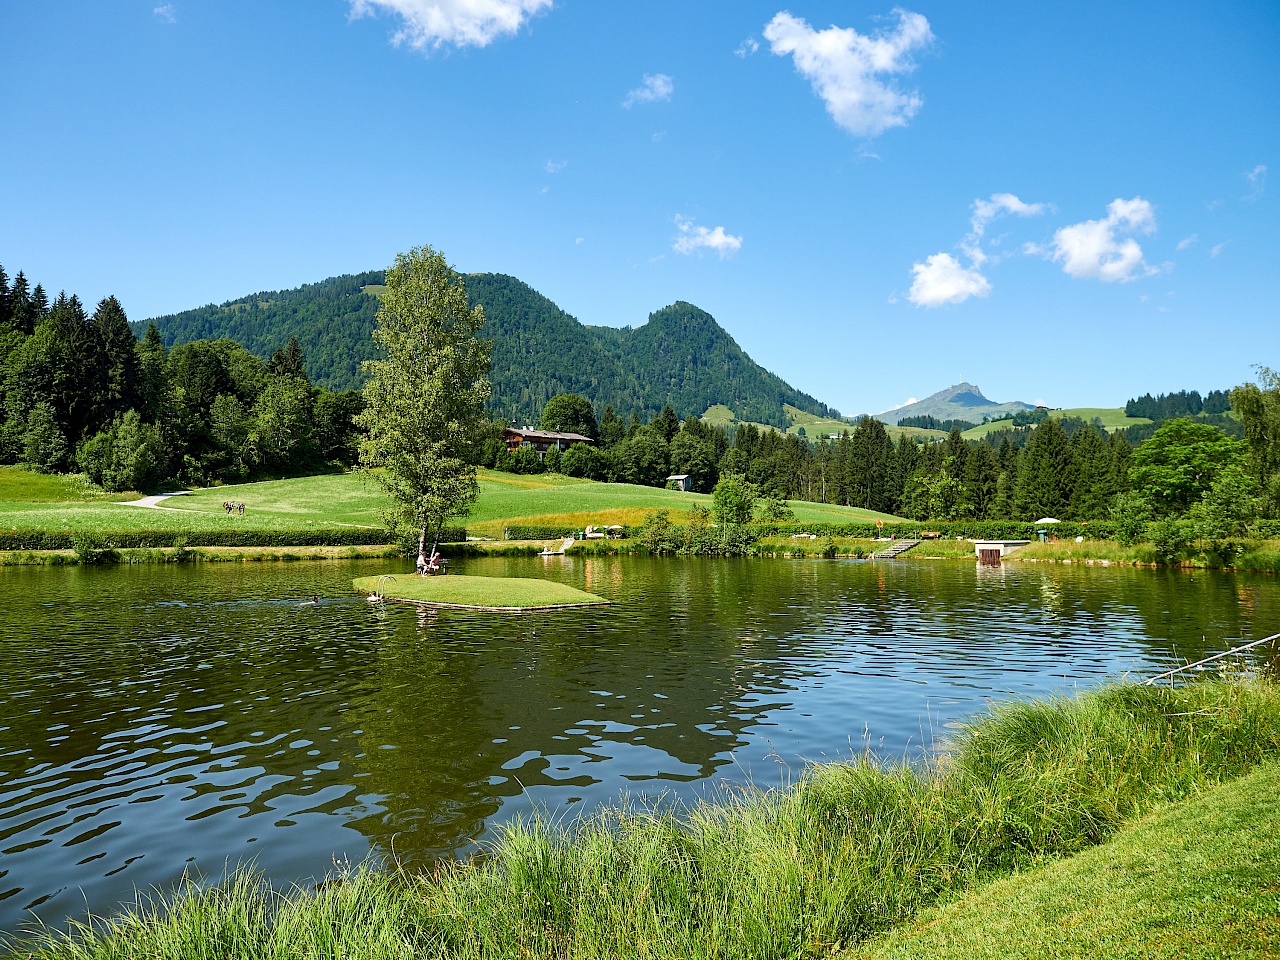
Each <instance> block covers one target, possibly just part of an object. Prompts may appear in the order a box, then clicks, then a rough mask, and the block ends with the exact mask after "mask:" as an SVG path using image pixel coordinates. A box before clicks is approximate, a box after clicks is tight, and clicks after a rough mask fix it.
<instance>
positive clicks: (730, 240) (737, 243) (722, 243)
mask: <svg viewBox="0 0 1280 960" xmlns="http://www.w3.org/2000/svg"><path fill="white" fill-rule="evenodd" d="M676 228H677V229H678V230H679V231H680V233H679V235H678V236H677V237H676V238H675V241H674V242H673V243H672V244H671V249H672V250H674V251H675V252H676V253H683V254H690V253H696V252H697V251H699V250H714V251H715V252H716V253H718V254H720V259H721V260H723V259H724V258H725V257H727V256H730V255H731V254H734V253H737V252H738V251H739V250H741V249H742V237H735V236H733V235H732V234H729V233H725V232H724V227H716V228H715V229H714V230H708V229H707V228H706V227H699V226H697V225H696V224H695V223H694V222H693V220H692V219H691V218H689V217H682V216H680V215H678V214H677V215H676Z"/></svg>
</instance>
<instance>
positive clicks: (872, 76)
mask: <svg viewBox="0 0 1280 960" xmlns="http://www.w3.org/2000/svg"><path fill="white" fill-rule="evenodd" d="M894 13H895V14H896V15H897V17H898V22H897V25H896V26H895V27H893V28H892V29H889V30H880V31H877V32H876V33H873V34H870V35H865V36H864V35H863V34H860V33H858V31H856V30H854V29H853V28H852V27H844V28H841V27H836V26H831V27H828V28H827V29H825V30H814V29H813V28H812V27H811V26H809V24H808V23H807V22H806V21H804V20H802V19H800V18H799V17H795V16H792V15H791V14H790V13H788V12H786V11H785V10H784V11H782V12H781V13H779V14H777V15H776V16H774V18H773V19H772V20H770V21H769V23H768V24H767V25H766V26H765V28H764V38H765V39H766V40H768V41H769V43H770V49H771V50H772V51H773V53H774V54H775V55H777V56H780V57H781V56H786V55H788V54H790V55H791V57H792V58H793V59H794V60H795V66H796V70H797V71H798V72H799V73H800V75H801V76H803V77H805V78H806V79H808V81H809V82H810V83H811V84H812V85H813V90H814V92H815V93H816V94H817V95H818V96H819V97H821V98H822V100H823V101H824V102H825V103H826V105H827V112H828V113H830V114H831V116H832V119H834V120H835V122H836V124H837V125H838V126H840V127H842V128H843V129H845V130H847V131H848V132H849V133H852V134H853V135H854V136H860V137H874V136H875V135H876V134H879V133H882V132H884V131H885V130H887V129H889V128H890V127H901V126H905V125H906V123H907V121H908V120H910V119H911V118H912V117H913V116H914V115H915V113H916V111H917V110H919V109H920V106H921V104H922V103H923V102H924V101H923V100H921V99H920V96H919V94H917V93H916V92H914V91H912V92H910V93H903V92H901V91H899V90H896V89H895V88H894V87H893V86H891V85H890V84H889V83H888V82H886V78H888V77H890V76H892V75H893V74H901V73H909V72H911V70H913V69H914V68H915V64H914V63H913V62H912V60H911V54H912V52H913V51H915V50H920V49H923V48H925V47H927V46H928V45H929V44H930V43H932V42H933V32H932V31H931V30H930V29H929V21H928V20H926V19H925V18H924V17H923V16H921V15H920V14H918V13H911V12H909V11H907V10H903V9H901V8H898V9H896V10H894Z"/></svg>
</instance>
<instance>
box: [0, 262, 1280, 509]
mask: <svg viewBox="0 0 1280 960" xmlns="http://www.w3.org/2000/svg"><path fill="white" fill-rule="evenodd" d="M712 333H713V332H712ZM1222 395H1226V394H1223V392H1222V391H1215V392H1214V393H1212V394H1210V397H1211V398H1212V402H1211V403H1210V402H1209V401H1207V400H1206V401H1200V400H1198V394H1196V393H1195V392H1194V391H1191V392H1190V393H1185V392H1184V393H1181V394H1171V395H1168V396H1173V397H1175V398H1181V399H1178V400H1176V401H1174V402H1173V405H1172V406H1171V407H1170V409H1175V408H1177V409H1181V408H1180V407H1178V404H1183V405H1189V407H1188V412H1189V410H1190V407H1196V406H1197V403H1198V408H1197V411H1196V413H1194V414H1191V416H1184V417H1179V418H1174V419H1167V420H1165V421H1163V422H1161V423H1158V424H1153V425H1152V426H1151V428H1150V429H1151V434H1150V436H1149V437H1148V438H1147V439H1145V440H1143V441H1142V442H1141V443H1139V444H1136V445H1135V444H1133V443H1132V442H1131V440H1130V435H1129V432H1128V431H1116V432H1114V433H1111V434H1108V433H1107V432H1106V431H1105V430H1103V429H1102V428H1101V427H1100V426H1099V425H1097V424H1094V423H1087V422H1085V421H1083V420H1078V419H1070V418H1066V419H1059V418H1048V417H1036V418H1035V420H1034V421H1032V422H1030V423H1028V424H1027V425H1026V426H1012V427H1011V428H1009V429H1006V430H1001V431H997V432H994V433H991V434H988V435H986V436H985V437H983V438H982V439H980V440H966V439H965V438H964V437H962V436H961V431H960V429H959V425H958V424H953V426H952V429H951V431H950V433H949V435H948V436H947V437H946V439H945V440H941V441H936V442H923V443H922V442H918V441H917V440H914V439H912V438H910V437H908V436H906V435H901V436H900V437H899V438H898V440H897V441H896V442H895V441H894V440H893V439H892V438H891V437H890V434H889V431H888V429H887V428H886V427H885V425H884V424H883V423H882V422H881V421H879V420H875V419H873V418H864V419H862V420H861V421H859V422H858V423H857V425H856V426H854V427H853V428H852V429H851V430H849V431H846V432H844V433H843V434H842V435H841V436H840V437H839V438H837V439H835V440H828V439H825V438H824V439H821V440H818V441H816V442H814V441H811V440H808V439H806V438H802V437H799V436H797V435H794V434H789V433H782V432H781V431H775V430H770V429H760V428H758V427H756V426H753V425H751V424H740V425H737V426H736V427H733V428H723V427H719V426H713V425H709V424H706V423H704V422H703V421H702V420H701V419H699V418H698V417H696V416H688V417H685V418H684V419H683V420H682V419H681V418H680V416H678V415H677V413H676V411H675V410H674V409H673V407H672V406H670V405H667V406H665V407H663V408H662V409H661V410H660V411H658V412H657V413H655V414H654V415H652V416H651V417H648V418H645V417H642V416H641V414H640V412H638V411H629V412H627V413H626V414H625V415H620V414H619V413H618V412H617V411H615V409H614V407H613V406H612V405H610V404H606V405H605V406H604V409H603V412H602V413H601V414H600V416H599V417H598V418H597V415H596V409H595V406H594V405H593V403H592V402H591V400H589V399H587V398H585V397H583V396H580V395H575V394H567V393H562V394H558V395H556V396H554V397H552V398H551V399H550V400H549V401H547V402H546V403H545V405H544V406H543V409H542V416H541V419H540V425H541V426H542V427H543V428H545V429H551V430H562V431H571V432H576V433H581V434H583V435H586V436H588V437H590V438H592V440H594V441H595V443H594V444H592V445H576V446H573V447H571V448H569V449H568V450H565V451H563V452H562V451H558V450H552V451H550V452H549V453H548V454H547V456H546V458H545V460H543V459H539V457H538V455H537V453H536V452H535V451H534V450H532V449H531V448H521V449H518V450H516V451H514V452H511V451H508V450H507V446H506V443H505V441H504V440H503V439H502V430H503V428H504V427H506V426H507V423H506V421H503V420H501V419H489V420H488V421H487V422H486V424H485V426H483V428H481V429H480V430H478V432H477V433H476V435H475V436H474V437H473V438H472V440H471V441H470V444H471V447H470V449H471V453H470V454H469V455H468V456H469V458H470V459H471V460H473V461H474V462H477V463H479V464H481V465H484V466H488V467H493V468H496V469H500V470H510V471H514V472H525V473H534V472H540V471H547V470H550V471H557V472H561V473H564V474H566V475H569V476H574V477H585V478H589V479H594V480H611V481H619V482H626V483H634V484H641V485H647V486H663V485H666V484H667V482H668V480H667V478H668V477H669V476H672V475H675V474H683V475H687V476H688V478H689V482H690V486H691V487H692V489H694V490H696V491H701V492H711V491H712V490H714V489H715V488H716V486H717V484H718V483H719V481H720V480H721V479H722V478H724V477H735V478H742V480H743V481H745V482H747V483H749V484H751V485H752V488H753V489H755V490H757V491H759V493H760V494H761V496H762V497H764V498H765V499H766V500H768V501H773V502H779V503H780V502H781V501H783V500H788V499H790V500H808V501H813V502H818V503H832V504H843V505H846V506H852V507H862V508H865V509H869V510H875V511H879V512H884V513H890V514H896V515H899V516H904V517H908V518H911V519H918V520H926V519H937V520H957V519H975V520H1036V519H1039V518H1041V517H1045V516H1052V517H1055V518H1057V519H1061V520H1094V519H1104V518H1107V519H1116V518H1130V519H1131V520H1132V521H1133V523H1137V524H1142V523H1150V522H1164V521H1182V520H1186V521H1187V522H1192V521H1194V522H1196V523H1199V524H1200V525H1201V526H1200V527H1199V528H1197V529H1209V527H1207V526H1205V524H1209V523H1210V520H1211V519H1212V520H1213V523H1216V524H1217V526H1216V527H1214V529H1225V528H1227V527H1231V528H1232V529H1237V530H1238V529H1242V525H1247V523H1248V522H1249V521H1250V519H1257V518H1264V517H1276V516H1277V515H1278V513H1280V381H1278V380H1277V375H1276V374H1275V373H1274V372H1272V371H1270V370H1268V369H1266V368H1259V383H1257V384H1252V383H1251V384H1246V385H1244V386H1241V387H1238V388H1236V389H1235V390H1233V391H1231V393H1230V394H1229V395H1226V396H1228V402H1229V404H1230V410H1231V414H1230V415H1229V416H1228V414H1226V413H1222V412H1217V411H1218V410H1219V408H1220V407H1221V403H1222V401H1221V396H1222ZM0 399H2V401H3V402H2V404H0V462H4V463H20V464H25V465H27V466H29V467H31V468H33V469H37V470H43V471H49V472H55V471H69V470H79V471H83V472H84V473H86V474H88V476H89V477H90V479H92V480H93V481H94V482H96V483H99V484H102V485H103V486H104V487H107V488H108V489H113V490H125V489H139V490H141V489H146V488H149V487H153V486H155V485H157V484H160V483H163V482H174V483H180V484H187V485H203V484H208V483H210V482H217V481H222V482H233V481H243V480H247V479H252V478H257V477H264V476H282V475H297V474H304V473H312V472H317V471H320V470H324V469H327V468H338V467H343V466H350V465H352V464H354V463H355V462H356V459H357V448H358V443H359V441H360V439H361V436H362V432H361V430H360V427H359V426H358V425H357V424H358V422H359V418H360V415H361V413H362V411H363V410H364V399H363V397H362V395H361V394H359V393H357V392H355V391H343V392H337V391H331V390H326V389H323V388H317V387H315V386H313V385H312V383H311V382H310V380H309V378H308V376H307V371H306V364H305V358H304V356H303V351H302V349H301V347H300V346H299V344H298V341H297V340H296V338H291V339H290V340H289V342H288V343H287V344H285V345H284V346H281V347H278V348H277V349H276V350H275V351H274V353H273V354H272V355H271V357H270V359H269V360H267V361H266V362H263V361H262V360H260V359H259V358H258V357H257V356H255V355H254V354H253V353H251V352H250V351H248V350H246V349H245V348H244V347H243V346H241V345H240V344H238V343H236V342H235V341H233V340H229V339H226V338H222V339H217V340H209V339H201V340H195V341H192V342H188V343H183V344H180V345H177V346H174V347H172V348H171V349H170V348H167V347H166V346H165V343H164V342H163V340H162V338H161V336H160V333H159V331H158V330H157V329H156V327H155V325H154V324H153V325H151V326H150V327H149V328H148V329H147V331H146V333H145V334H144V336H143V337H142V339H141V340H138V339H137V338H136V337H135V336H134V334H133V332H132V330H131V328H130V325H129V322H128V318H127V317H126V315H125V312H124V309H123V308H122V307H121V305H120V303H119V302H118V301H117V300H116V299H115V298H114V297H107V298H105V299H103V300H102V301H101V302H100V303H98V304H97V306H96V307H95V308H94V310H93V311H92V313H90V312H89V311H87V310H86V309H85V307H84V306H83V304H82V303H81V302H80V301H79V300H78V299H77V298H76V297H75V296H68V295H67V294H65V293H60V294H59V295H58V296H57V297H56V298H55V299H53V300H52V301H50V299H49V297H48V295H47V294H46V293H45V291H44V290H43V288H42V287H41V286H39V285H36V286H34V287H32V286H31V284H30V282H29V281H28V280H27V278H26V277H25V276H24V275H23V274H21V273H19V274H18V275H17V276H16V277H14V278H13V279H12V281H10V279H9V278H8V276H7V275H6V274H5V272H4V270H3V267H0ZM1166 400H1167V397H1166V396H1164V395H1162V397H1161V398H1158V402H1159V403H1165V402H1166ZM1161 409H1163V407H1162V408H1161ZM1028 413H1032V412H1028ZM1034 413H1038V414H1043V411H1034ZM1192 417H1195V418H1198V419H1192ZM1208 418H1215V419H1216V418H1222V419H1224V420H1227V421H1230V423H1229V427H1230V429H1224V426H1228V425H1219V424H1215V423H1212V422H1204V421H1205V420H1206V419H1208ZM1028 419H1030V417H1028ZM1036 421H1038V422H1036ZM1015 423H1016V420H1015ZM367 425H368V422H367V418H366V420H365V426H366V427H367ZM1233 434H1234V435H1233ZM1197 511H1198V512H1197ZM1206 518H1208V519H1206ZM1233 524H1234V527H1232V525H1233ZM1184 532H1185V531H1184Z"/></svg>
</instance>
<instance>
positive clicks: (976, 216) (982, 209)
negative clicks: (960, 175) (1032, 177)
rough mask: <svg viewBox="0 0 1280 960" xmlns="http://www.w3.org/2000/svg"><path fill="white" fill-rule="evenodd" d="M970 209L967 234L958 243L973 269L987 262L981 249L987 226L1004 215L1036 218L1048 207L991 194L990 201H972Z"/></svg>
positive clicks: (1012, 197) (1006, 195)
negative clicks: (970, 215) (970, 261)
mask: <svg viewBox="0 0 1280 960" xmlns="http://www.w3.org/2000/svg"><path fill="white" fill-rule="evenodd" d="M972 209H973V216H972V217H970V218H969V233H968V235H967V236H965V238H964V239H963V240H961V241H960V249H962V250H963V251H964V252H965V256H967V257H968V258H969V259H970V260H972V261H973V264H974V266H975V267H980V266H982V264H984V263H986V261H987V254H986V252H985V251H984V250H983V249H982V238H983V237H984V236H985V235H986V232H987V224H989V223H990V222H991V221H992V220H995V219H996V218H997V217H1000V216H1003V215H1004V214H1006V213H1008V214H1013V215H1014V216H1017V217H1038V216H1039V215H1040V214H1042V213H1044V212H1045V211H1046V210H1048V209H1050V207H1049V204H1047V203H1024V202H1023V201H1022V200H1019V199H1018V198H1017V197H1016V196H1014V195H1013V194H1012V193H993V194H992V195H991V199H990V200H981V199H979V200H975V201H973V207H972Z"/></svg>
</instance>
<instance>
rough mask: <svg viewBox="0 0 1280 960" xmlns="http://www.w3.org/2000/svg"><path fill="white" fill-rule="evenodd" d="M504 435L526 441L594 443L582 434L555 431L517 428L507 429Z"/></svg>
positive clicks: (503, 432)
mask: <svg viewBox="0 0 1280 960" xmlns="http://www.w3.org/2000/svg"><path fill="white" fill-rule="evenodd" d="M502 435H503V436H507V435H511V436H517V437H522V438H523V439H525V440H578V441H581V442H583V443H593V442H594V441H593V440H592V439H591V438H590V437H584V436H583V435H582V434H580V433H558V432H557V431H555V430H530V429H519V428H516V427H507V428H506V429H504V430H503V431H502Z"/></svg>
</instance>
